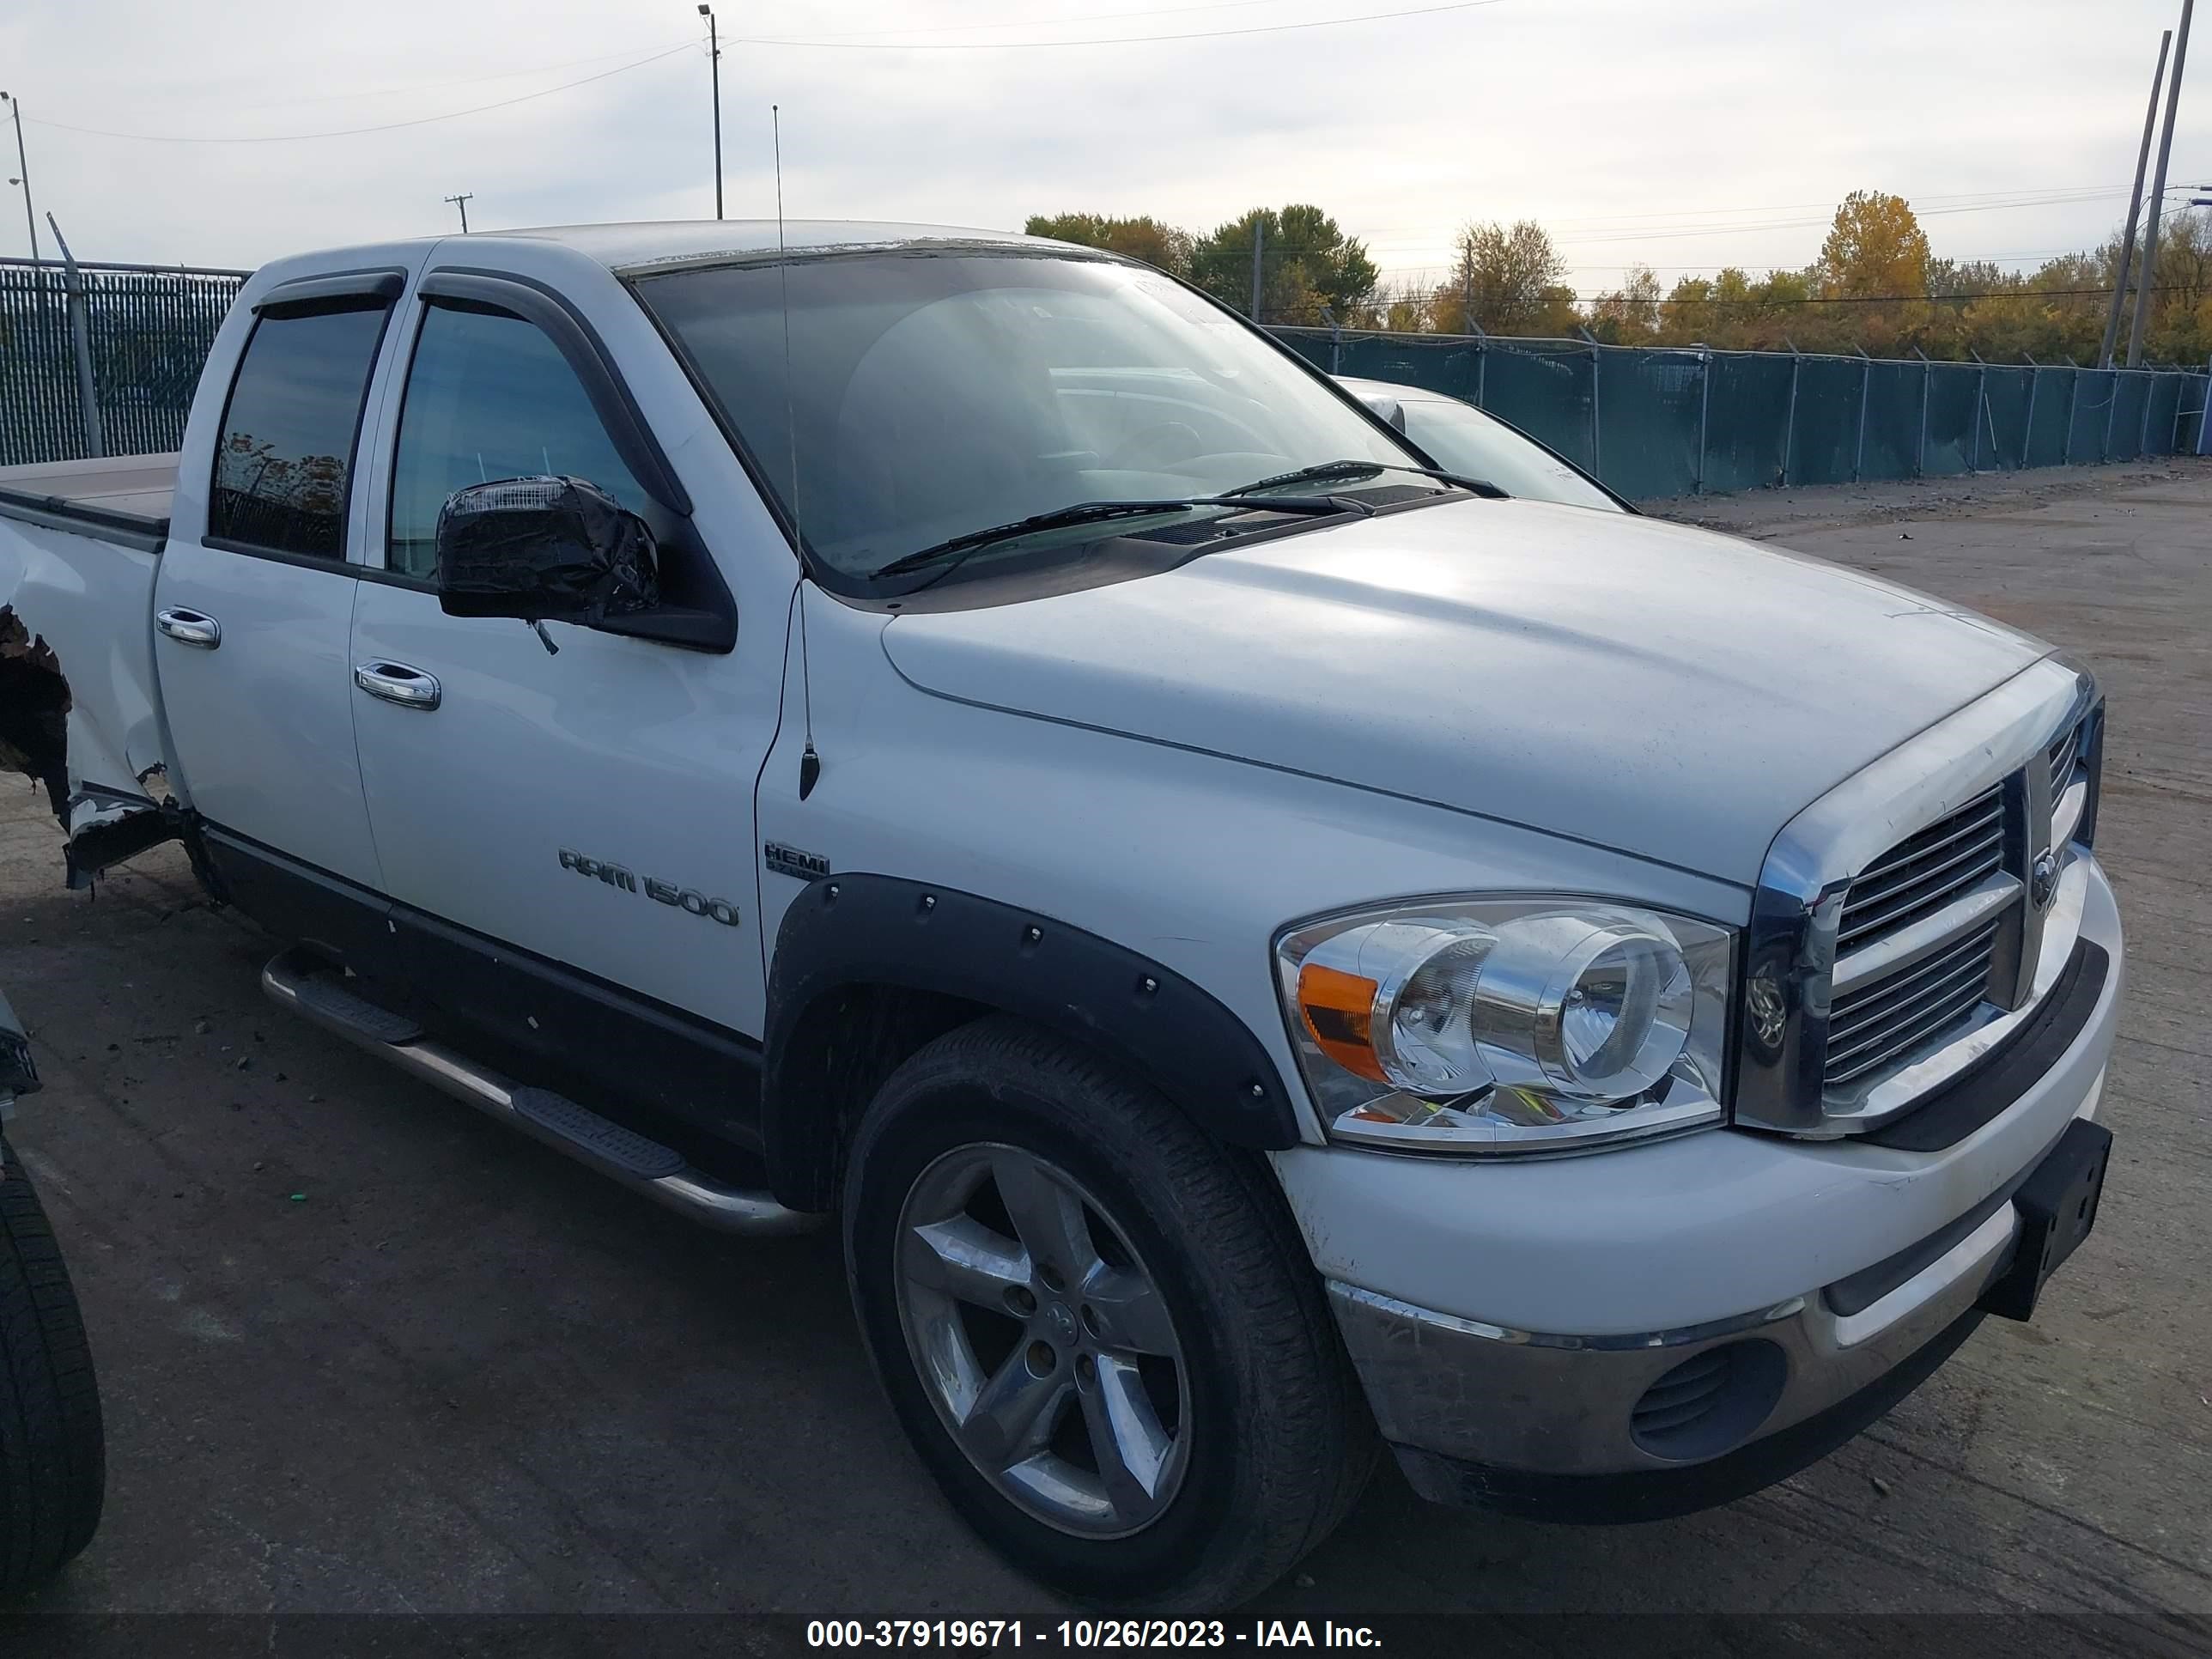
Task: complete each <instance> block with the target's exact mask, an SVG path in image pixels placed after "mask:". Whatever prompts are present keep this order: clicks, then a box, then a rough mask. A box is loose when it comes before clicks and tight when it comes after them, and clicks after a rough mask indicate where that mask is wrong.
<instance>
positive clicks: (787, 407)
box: [768, 104, 822, 800]
mask: <svg viewBox="0 0 2212 1659" xmlns="http://www.w3.org/2000/svg"><path fill="white" fill-rule="evenodd" d="M768 119H769V134H770V136H771V137H772V138H773V139H774V141H775V274H776V281H777V283H779V284H780V285H781V290H782V301H783V430H784V435H785V437H786V438H787V439H788V440H789V441H790V444H791V538H792V540H793V541H794V542H796V543H798V544H799V702H800V704H801V706H802V708H804V710H805V714H804V719H805V732H806V746H805V749H803V750H800V751H799V799H801V800H805V799H806V798H807V797H808V796H809V795H811V794H812V793H814V785H815V782H816V781H817V780H818V779H819V778H820V777H821V775H822V757H821V756H820V755H818V754H817V753H816V752H815V750H814V656H813V653H811V652H810V651H809V650H808V649H807V647H806V532H805V529H804V528H803V527H802V526H801V521H800V519H799V422H798V420H797V418H796V417H795V416H794V415H793V407H794V402H793V396H792V390H791V252H790V250H789V248H788V247H787V246H785V244H784V240H783V106H781V104H770V105H769V106H768Z"/></svg>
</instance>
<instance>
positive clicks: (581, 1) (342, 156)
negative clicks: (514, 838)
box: [0, 0, 2212, 289]
mask: <svg viewBox="0 0 2212 1659" xmlns="http://www.w3.org/2000/svg"><path fill="white" fill-rule="evenodd" d="M980 3H981V4H984V5H986V6H987V8H988V9H987V12H986V13H985V14H984V17H983V20H982V21H1005V20H1014V21H1016V22H1018V23H1019V24H1020V25H1021V27H1011V28H1003V29H987V28H979V27H973V25H975V23H976V21H978V20H977V18H976V15H975V10H974V9H973V8H972V7H970V6H963V5H959V4H955V3H952V0H909V3H906V4H892V3H886V0H856V3H848V4H842V5H837V6H831V5H829V4H826V3H808V4H799V5H793V6H790V7H785V8H779V9H775V10H773V11H769V12H767V13H765V14H763V13H762V12H760V11H758V10H757V9H754V8H751V7H744V8H740V7H737V6H734V5H732V6H730V7H729V8H728V9H729V10H730V11H731V12H732V14H733V15H732V17H730V18H729V19H727V20H726V21H727V23H728V26H729V29H730V32H731V33H732V34H733V35H752V34H772V35H775V36H779V37H786V38H792V37H797V38H825V37H827V36H829V35H836V36H839V37H842V38H845V39H860V38H863V37H862V36H861V34H860V32H862V31H869V30H876V31H885V32H889V31H917V33H908V34H905V35H902V36H891V37H887V38H899V39H905V40H915V41H920V40H928V41H933V42H939V43H946V42H982V41H988V40H1042V39H1053V38H1068V37H1071V36H1097V35H1114V34H1164V33H1178V32H1194V31H1206V30H1212V29H1220V28H1231V27H1238V28H1243V27H1262V26H1266V25H1272V24H1282V23H1291V22H1299V21H1311V20H1315V19H1324V18H1333V17H1343V16H1347V15H1358V14H1361V13H1372V12H1382V11H1392V10H1400V9H1406V8H1407V6H1408V5H1410V4H1417V3H1420V0H1228V3H1223V0H1212V3H1207V4H1200V5H1195V6H1193V7H1191V8H1189V9H1183V10H1177V11H1170V10H1166V9H1164V8H1165V7H1166V6H1167V3H1168V0H1083V3H1080V4H1076V3H1070V0H980ZM1431 3H1433V0H1431ZM2169 9H2170V8H2169V6H2168V5H2167V4H2166V3H2165V0H2106V3H2105V4H2103V5H2101V6H2100V8H2099V9H2098V16H2097V20H2096V27H2094V28H2085V27H2082V22H2081V14H2080V11H2079V9H2078V7H2075V6H2073V5H2069V4H2067V3H2064V0H2016V3H2014V4H2011V5H2008V6H2007V7H2004V8H2002V9H1991V8H1989V7H1957V8H1952V9H1943V8H1940V7H1931V6H1929V5H1928V4H1927V3H1925V0H1860V3H1857V4H1855V5H1853V6H1851V7H1849V8H1838V7H1817V8H1816V7H1811V6H1803V5H1795V4H1790V5H1777V4H1773V3H1753V0H1678V3H1676V4H1674V5H1670V6H1666V7H1656V6H1652V5H1650V4H1648V3H1645V0H1503V3H1499V4H1496V5H1492V6H1487V7H1484V8H1482V9H1475V10H1467V11H1459V12H1447V13H1442V14H1437V15H1428V16H1419V17H1407V18H1400V19H1397V20H1395V21H1381V22H1371V23H1364V24H1359V25H1354V26H1348V27H1331V28H1316V29H1306V30H1297V31H1290V32H1285V33H1274V34H1258V35H1243V36H1237V37H1235V38H1231V39H1221V40H1187V41H1182V42H1156V43H1152V44H1141V45H1122V46H1091V47H1083V48H1071V49H1066V50H1056V51H1041V50H1029V51H963V52H949V51H927V52H924V51H895V52H875V51H859V50H852V49H836V50H831V49H797V48H792V47H783V46H759V45H750V44H744V43H743V42H742V41H739V40H731V41H728V42H726V46H725V51H724V56H723V60H722V91H723V144H724V152H725V157H726V167H725V175H726V197H727V200H728V204H729V211H730V212H731V214H732V216H747V215H763V216H764V215H767V214H769V213H771V212H772V211H773V209H774V189H773V179H772V174H771V171H770V167H769V104H770V103H771V102H775V103H780V104H781V106H782V110H783V122H784V144H785V151H784V157H785V194H786V203H787V208H788V209H789V210H790V211H791V212H792V214H793V216H807V217H835V216H854V217H886V218H898V219H916V220H929V221H944V222H954V223H964V224H982V225H994V226H1015V225H1018V224H1019V222H1021V220H1022V219H1023V218H1024V216H1026V215H1027V214H1029V213H1030V212H1032V211H1050V210H1061V209H1072V208H1084V209H1090V210H1097V211H1109V212H1127V213H1138V212H1149V213H1154V214H1158V215H1159V216H1163V217H1165V218H1167V219H1170V220H1172V221H1174V222H1178V223H1182V224H1184V225H1187V226H1189V227H1191V228H1195V229H1200V230H1203V229H1206V228H1211V227H1212V226H1213V225H1215V224H1217V223H1219V222H1222V221H1224V220H1225V219H1228V218H1231V217H1232V216H1235V215H1237V213H1238V212H1240V211H1242V210H1243V209H1245V208H1247V207H1249V206H1251V205H1253V204H1258V203H1261V202H1267V203H1280V202H1283V201H1286V200H1292V199H1310V200H1314V201H1317V202H1319V203H1321V204H1322V205H1323V206H1325V207H1326V208H1328V210H1330V211H1331V212H1332V213H1334V215H1335V216H1337V218H1338V219H1339V220H1340V222H1342V223H1344V224H1345V225H1346V228H1348V229H1350V230H1352V231H1353V232H1354V233H1355V234H1360V235H1362V236H1364V237H1365V239H1366V240H1367V241H1368V242H1369V245H1370V249H1371V250H1372V252H1373V253H1374V255H1375V257H1376V260H1377V262H1378V263H1379V264H1382V265H1383V267H1384V268H1385V270H1386V271H1414V270H1423V269H1425V268H1431V267H1436V266H1440V265H1441V264H1443V262H1444V261H1445V260H1446V259H1447V258H1449V244H1450V240H1451V235H1452V233H1453V231H1454V229H1455V227H1456V226H1458V225H1459V224H1460V223H1462V222H1465V221H1467V220H1468V219H1474V218H1485V219H1486V218H1493V217H1496V218H1509V219H1510V218H1514V217H1519V216H1530V217H1534V218H1536V219H1539V220H1541V221H1542V222H1545V223H1547V225H1549V226H1550V227H1551V228H1553V232H1554V234H1555V235H1556V236H1557V237H1558V239H1559V241H1560V242H1561V244H1562V245H1563V246H1564V247H1565V250H1566V252H1567V253H1568V255H1569V258H1570V259H1571V263H1572V264H1573V266H1574V274H1575V280H1576V282H1577V285H1578V286H1580V287H1582V288H1583V289H1594V288H1596V287H1600V286H1603V285H1606V284H1607V283H1612V282H1613V281H1616V280H1618V276H1619V271H1620V267H1622V266H1624V265H1626V264H1627V263H1629V262H1630V261H1632V260H1638V259H1641V260H1647V261H1649V262H1650V263H1651V264H1655V265H1657V266H1659V267H1661V269H1662V275H1671V274H1672V273H1673V272H1674V270H1680V269H1689V268H1699V269H1711V268H1713V267H1716V266H1717V265H1720V264H1744V265H1747V266H1751V267H1753V268H1754V269H1757V268H1763V267H1765V266H1766V265H1769V264H1784V265H1798V264H1804V263H1805V262H1806V261H1807V260H1808V259H1809V258H1811V257H1812V254H1813V252H1814V249H1815V248H1816V247H1817V246H1818V243H1819V240H1820V230H1819V229H1818V228H1817V227H1815V228H1808V227H1807V226H1806V225H1804V224H1802V223H1801V222H1802V221H1804V220H1807V219H1816V220H1817V219H1821V218H1824V217H1825V212H1826V204H1832V203H1833V202H1835V201H1836V200H1838V199H1839V198H1840V197H1842V196H1843V195H1844V193H1845V192H1846V191H1850V190H1851V189H1854V188H1858V187H1861V186H1874V187H1879V188H1883V189H1888V190H1894V191H1899V192H1900V193H1902V194H1905V195H1906V196H1907V197H1915V198H1917V199H1929V198H1935V197H1945V196H1960V195H1964V194H1966V193H1968V192H1974V191H2015V192H2023V193H2025V192H2034V191H2047V190H2048V189H2049V188H2051V187H2057V186H2069V185H2070V186H2078V185H2107V186H2109V188H2110V189H2111V190H2112V191H2114V192H2118V191H2122V190H2124V187H2125V185H2126V183H2127V179H2128V177H2129V174H2130V171H2131V168H2132V165H2133V159H2134V145H2135V143H2136V137H2137V135H2138V134H2139V132H2140V128H2141V120H2142V100H2143V98H2144V95H2145V94H2146V92H2147V90H2148V70H2149V66H2150V60H2151V58H2152V56H2153V55H2154V52H2155V48H2156V43H2157V33H2158V31H2159V29H2160V28H2162V27H2166V25H2167V23H2168V22H2169V21H2170V19H2169V18H2168V16H2167V15H2166V14H2167V12H2168V11H2169ZM1129 14H1139V15H1129ZM1146 14H1150V15H1146ZM700 21H701V20H700V19H699V18H698V17H697V15H696V11H695V9H694V5H693V3H692V0H670V3H666V4H659V5H653V6H650V7H647V6H643V5H638V4H623V5H622V6H619V7H617V6H610V5H607V4H605V3H598V4H593V3H586V0H532V3H531V4H529V5H527V6H526V5H523V4H521V3H519V0H437V3H432V0H386V3H383V4H381V5H380V6H377V7H374V8H334V7H313V8H303V7H299V6H296V5H295V4H289V3H280V0H228V3H210V0H162V3H159V4H156V3H154V0H15V5H14V6H13V7H11V8H10V10H9V17H8V20H7V21H5V22H4V23H0V62H4V63H6V64H8V65H9V69H8V70H7V76H8V78H9V82H11V84H9V88H8V89H9V91H11V92H14V93H16V94H19V95H20V96H21V98H22V99H23V100H24V102H25V106H26V108H27V112H28V114H29V116H30V117H31V118H32V120H31V123H30V125H27V127H26V130H25V131H26V139H27V143H28V145H29V148H30V152H31V155H30V162H31V168H32V177H33V183H34V185H35V186H36V189H37V191H38V204H39V206H40V209H41V210H42V212H43V210H47V209H51V210H52V211H53V212H54V213H55V214H56V216H58V218H59V220H60V221H61V223H62V226H63V228H64V231H65V232H66V233H67V234H68V235H69V237H70V243H71V246H73V247H74V248H75V249H76V252H78V254H79V255H80V257H82V258H112V259H137V260H148V261H169V260H179V261H187V262H190V263H193V264H233V265H251V264H257V263H258V262H260V261H261V260H264V259H266V258H270V257H272V256H274V255H276V254H278V253H283V252H292V251H296V250H298V249H301V248H304V247H312V246H325V245H331V244H340V243H349V242H357V241H368V240H379V239H384V238H391V237H398V236H408V235H417V234H435V233H442V232H445V231H447V230H450V229H452V228H454V226H455V220H454V217H453V210H452V209H451V208H450V207H448V206H447V205H446V204H445V203H444V202H443V201H442V200H441V198H442V197H446V196H448V195H451V194H453V193H454V192H456V191H472V192H474V197H475V199H474V200H473V201H472V202H471V204H470V216H471V222H472V223H474V224H475V225H477V226H478V227H479V228H497V227H500V226H506V225H522V224H543V223H560V222H592V221H599V220H606V219H636V218H653V217H666V216H683V217H698V216H708V215H710V214H711V213H712V212H713V206H714V194H713V179H712V162H711V126H710V110H709V104H708V64H707V62H706V58H705V53H704V51H703V46H695V47H692V48H690V49H688V50H679V51H678V52H676V53H675V54H674V55H672V56H670V57H666V58H661V59H659V61H657V62H651V63H646V64H641V65H640V66H638V67H635V68H628V69H625V68H623V67H622V66H623V64H625V63H626V62H627V61H628V60H629V59H631V58H644V57H646V56H647V55H648V54H650V53H652V52H655V51H657V50H659V49H661V48H664V47H668V46H678V45H680V44H681V43H684V42H685V41H687V40H690V38H691V37H692V36H693V35H694V33H696V27H697V26H698V25H699V23H700ZM923 31H934V32H933V33H920V32H923ZM2061 39H2063V40H2064V41H2065V49H2064V50H2063V51H2059V50H2056V49H2054V46H2053V43H2054V42H2056V41H2057V40H2061ZM2206 49H2208V50H2212V48H2206ZM607 70H618V71H619V72H617V73H612V74H605V71H607ZM517 71H526V72H520V73H518V72H517ZM602 74H604V75H605V78H601V79H597V80H592V81H591V82H588V83H587V84H584V85H580V86H574V87H569V88H567V89H565V90H560V91H553V92H550V93H548V94H547V95H545V96H542V97H535V98H532V99H529V100H527V101H524V102H518V103H512V104H510V105H508V106H507V107H505V108H501V109H496V110H490V111H487V112H483V113H478V114H470V115H463V116H459V117H458V118H453V119H450V120H441V121H436V122H433V123H430V124H428V125H416V126H405V127H398V128H396V129H394V130H392V131H380V132H370V133H363V134H360V135H358V136H354V137H325V138H315V139H306V140H298V141H293V142H278V141H276V139H277V137H278V136H280V135H289V134H300V133H310V132H323V131H331V130H335V129H339V128H346V127H354V126H363V125H380V124H383V123H392V122H401V121H407V120H410V119H414V118H419V117H422V116H429V115H438V114H441V113H444V112H451V111H455V110H460V109H464V108H467V107H470V106H475V105H479V104H486V103H492V102H495V101H497V100H505V99H513V98H517V97H520V96H521V95H523V94H531V93H534V92H539V91H543V90H544V89H546V88H555V87H558V86H561V85H562V83H563V82H572V81H575V80H578V79H579V78H580V77H583V76H594V75H602ZM441 83H442V84H441ZM2186 111H2187V106H2186V105H2185V114H2186ZM42 121H43V122H64V123H68V124H70V125H74V126H78V127H93V128H102V129H106V130H109V131H123V132H141V133H153V134H161V135H167V136H168V137H173V138H184V137H194V138H202V139H204V138H210V137H258V138H259V139H260V140H261V141H260V142H253V143H173V142H172V143H140V142H134V141H131V140H125V139H118V138H112V137H94V136H91V135H89V134H86V133H80V132H73V131H64V130H63V129H62V128H59V127H57V126H52V125H40V122H42ZM2208 138H2212V123H2207V122H2205V121H2203V120H2201V119H2200V120H2193V121H2192V120H2188V119H2185V121H2184V123H2183V126H2182V131H2181V132H2180V134H2179V137H2178V138H2177V141H2176V156H2177V163H2178V164H2180V165H2185V164H2186V158H2188V157H2190V156H2191V155H2203V153H2204V150H2205V149H2206V148H2208V146H2207V144H2206V143H2205V141H2206V140H2207V139H2208ZM2192 146H2193V148H2192ZM10 159H12V158H10ZM12 170H13V169H10V171H12ZM11 195H12V192H11ZM1808 204H1809V205H1808ZM0 206H4V207H5V209H6V211H5V212H0V238H4V239H7V240H0V249H5V250H6V251H9V252H21V247H20V246H19V244H20V242H21V239H22V235H23V232H22V228H21V217H20V201H10V202H9V203H6V204H0ZM2123 208H2124V203H2123V202H2122V200H2121V199H2120V198H2119V197H2118V194H2117V193H2115V194H2112V195H2109V196H2106V197H2099V198H2095V199H2091V200H2088V201H2069V202H2056V203H2046V204H2039V205H2033V206H2023V207H2018V208H2013V209H2008V210H1995V211H1978V212H1974V213H1967V214H1957V215H1946V216H1934V217H1931V218H1930V219H1929V231H1930V234H1931V236H1932V237H1933V239H1934V240H1935V243H1936V251H1937V252H1940V253H1947V254H1951V255H1954V256H1955V257H1961V258H1966V257H1988V256H1994V255H2018V254H2038V253H2040V252H2044V251H2046V250H2048V251H2056V250H2058V249H2062V248H2066V247H2072V246H2083V245H2087V244H2089V243H2093V242H2094V241H2096V240H2100V239H2101V238H2102V237H2103V236H2104V235H2105V234H2106V233H2107V231H2108V230H2109V228H2110V227H2111V226H2112V224H2113V223H2114V222H2116V221H2117V220H2118V217H2119V216H2120V214H2121V212H2122V210H2123ZM41 230H42V234H43V225H42V226H41ZM49 251H51V250H49Z"/></svg>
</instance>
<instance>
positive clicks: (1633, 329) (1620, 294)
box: [1589, 265, 1661, 345]
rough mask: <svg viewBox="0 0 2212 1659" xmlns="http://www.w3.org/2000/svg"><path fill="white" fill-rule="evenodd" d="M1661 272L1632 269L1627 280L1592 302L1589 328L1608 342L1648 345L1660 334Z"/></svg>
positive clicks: (1644, 266)
mask: <svg viewBox="0 0 2212 1659" xmlns="http://www.w3.org/2000/svg"><path fill="white" fill-rule="evenodd" d="M1660 310H1661V306H1660V303H1659V273H1658V272H1656V270H1652V269H1651V267H1650V266H1649V265H1635V266H1632V267H1631V268H1630V270H1629V273H1628V280H1627V281H1626V282H1625V283H1622V284H1621V285H1620V287H1619V288H1617V289H1613V290H1612V291H1611V292H1610V293H1606V294H1601V295H1598V296H1597V298H1596V299H1595V300H1594V301H1591V302H1590V320H1589V331H1590V332H1591V333H1592V334H1593V335H1595V337H1597V338H1599V339H1601V340H1602V341H1604V342H1605V343H1607V345H1647V344H1649V343H1650V342H1651V341H1653V340H1654V339H1656V338H1657V337H1658V334H1659V313H1660Z"/></svg>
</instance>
